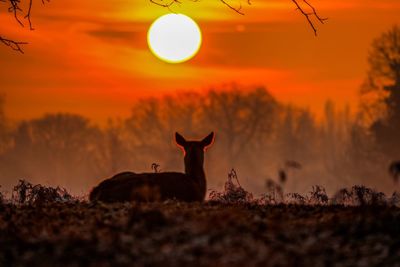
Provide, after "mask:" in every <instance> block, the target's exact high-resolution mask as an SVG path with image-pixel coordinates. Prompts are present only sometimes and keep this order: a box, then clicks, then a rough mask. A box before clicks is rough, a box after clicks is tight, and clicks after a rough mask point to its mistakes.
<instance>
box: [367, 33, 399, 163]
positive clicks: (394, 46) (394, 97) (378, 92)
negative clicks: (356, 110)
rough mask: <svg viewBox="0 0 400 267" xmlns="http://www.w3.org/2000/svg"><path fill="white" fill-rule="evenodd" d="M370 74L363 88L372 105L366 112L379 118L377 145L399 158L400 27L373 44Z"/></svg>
mask: <svg viewBox="0 0 400 267" xmlns="http://www.w3.org/2000/svg"><path fill="white" fill-rule="evenodd" d="M368 62H369V71H368V75H367V81H366V83H365V84H364V86H363V88H362V91H361V92H362V94H363V95H370V96H371V95H372V96H373V97H374V98H373V102H372V103H365V104H364V108H365V110H367V111H369V112H370V116H375V117H376V118H377V119H376V121H375V122H374V123H373V124H372V126H371V128H370V129H371V132H372V133H373V135H374V137H375V139H376V143H377V145H378V147H379V148H380V149H381V151H382V152H383V153H385V154H387V155H389V156H390V157H395V158H397V157H400V150H399V147H400V138H399V137H400V27H399V26H393V27H392V28H391V29H390V30H389V31H387V32H385V33H383V34H382V35H381V36H380V37H378V38H376V39H375V40H374V41H373V43H372V48H371V51H370V53H369V57H368Z"/></svg>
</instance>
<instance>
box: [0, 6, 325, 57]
mask: <svg viewBox="0 0 400 267" xmlns="http://www.w3.org/2000/svg"><path fill="white" fill-rule="evenodd" d="M33 1H34V0H26V1H24V0H0V4H1V3H3V4H5V5H7V9H8V12H9V13H10V14H11V15H12V16H14V18H15V20H16V21H17V23H18V24H19V25H21V27H24V25H25V24H24V22H23V21H27V22H28V24H29V29H30V30H33V29H34V28H33V26H32V21H31V11H32V5H33ZM49 1H50V0H41V2H42V4H44V3H45V2H49ZM193 1H197V0H193ZM219 1H221V3H223V4H224V5H226V6H227V7H228V8H230V9H232V10H233V11H235V12H236V13H238V14H240V15H244V13H243V11H242V4H241V2H239V6H233V5H232V4H231V3H230V2H229V0H219ZM291 1H292V2H293V4H294V5H295V7H296V10H298V11H299V12H300V13H301V14H302V15H303V16H304V18H305V19H306V20H307V22H308V24H309V25H310V27H311V28H312V30H313V31H314V34H315V35H317V27H316V25H315V24H316V22H317V23H318V22H319V23H321V24H324V23H325V21H326V20H327V18H323V17H321V16H320V15H319V14H318V13H317V10H316V9H315V7H314V6H313V5H312V4H311V3H310V2H309V1H308V0H301V1H300V0H291ZM150 2H152V3H154V4H156V5H159V6H162V7H165V8H168V9H169V8H171V7H172V5H174V4H180V3H181V1H180V0H169V1H165V0H150ZM245 2H246V4H247V5H251V1H250V0H246V1H245ZM23 3H26V5H27V8H23ZM0 42H2V43H3V44H4V45H6V46H8V47H10V48H11V49H13V50H15V51H18V52H20V53H24V51H23V49H22V46H23V45H25V44H28V43H27V42H25V41H16V40H13V39H10V38H7V37H4V36H2V35H1V33H0Z"/></svg>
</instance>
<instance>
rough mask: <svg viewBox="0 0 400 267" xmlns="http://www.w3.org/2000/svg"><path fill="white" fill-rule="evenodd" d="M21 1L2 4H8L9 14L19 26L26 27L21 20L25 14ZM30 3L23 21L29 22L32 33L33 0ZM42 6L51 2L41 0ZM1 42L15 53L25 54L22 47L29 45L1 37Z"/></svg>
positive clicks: (1, 1) (13, 0)
mask: <svg viewBox="0 0 400 267" xmlns="http://www.w3.org/2000/svg"><path fill="white" fill-rule="evenodd" d="M21 1H23V0H0V3H8V4H9V7H8V12H9V13H12V14H13V16H14V18H15V20H16V21H17V22H18V24H19V25H20V26H21V27H24V23H23V22H22V20H21V17H20V13H24V10H23V9H22V8H21V4H22V3H21ZM27 1H28V9H27V10H26V13H25V14H24V16H23V19H25V20H27V21H28V23H29V29H30V30H31V31H32V30H34V28H33V26H32V21H31V12H32V5H33V0H27ZM41 1H42V4H45V2H49V1H50V0H41ZM0 42H2V43H3V44H5V45H6V46H8V47H10V48H11V49H13V50H14V51H18V52H20V53H22V54H23V53H24V51H23V49H22V45H25V44H27V42H21V41H15V40H11V39H8V38H4V37H2V36H0Z"/></svg>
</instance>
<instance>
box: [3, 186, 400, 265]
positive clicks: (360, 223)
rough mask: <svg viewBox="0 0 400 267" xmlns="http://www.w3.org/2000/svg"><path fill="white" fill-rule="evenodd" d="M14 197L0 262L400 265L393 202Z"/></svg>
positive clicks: (398, 214) (6, 206)
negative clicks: (118, 200) (103, 200)
mask: <svg viewBox="0 0 400 267" xmlns="http://www.w3.org/2000/svg"><path fill="white" fill-rule="evenodd" d="M47 193H49V192H47ZM18 197H19V198H21V197H25V199H24V200H25V203H22V204H21V203H12V202H11V201H3V203H2V204H1V205H0V248H1V249H0V266H230V267H232V266H400V209H399V208H397V207H395V206H393V205H367V204H363V205H359V206H344V205H330V204H327V205H295V204H278V205H270V204H262V203H260V202H254V201H253V202H235V203H233V202H227V201H208V202H205V203H192V204H188V203H179V202H176V201H167V202H164V203H147V204H137V203H121V204H103V203H89V202H86V201H84V200H73V199H69V200H68V201H35V202H28V201H27V197H28V196H27V195H25V196H21V195H19V196H18ZM20 200H21V199H20ZM31 200H32V199H31ZM36 200H38V199H36ZM53 200H54V199H53Z"/></svg>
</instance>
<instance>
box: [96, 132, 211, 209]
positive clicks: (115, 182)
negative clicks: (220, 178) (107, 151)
mask: <svg viewBox="0 0 400 267" xmlns="http://www.w3.org/2000/svg"><path fill="white" fill-rule="evenodd" d="M214 137H215V136H214V132H211V133H210V134H209V135H207V136H206V137H205V138H204V139H202V140H201V141H187V140H186V139H185V138H184V137H183V136H182V135H180V134H179V133H177V132H176V133H175V142H176V144H177V146H178V147H180V148H181V149H182V151H183V153H184V165H185V172H184V173H180V172H154V173H134V172H121V173H118V174H116V175H114V176H113V177H111V178H108V179H106V180H104V181H102V182H100V184H98V185H97V186H96V187H94V188H93V189H92V191H91V192H90V195H89V200H90V201H92V202H93V201H94V202H95V201H101V202H106V203H114V202H127V201H135V202H155V201H165V200H168V199H175V200H178V201H183V202H202V201H204V199H205V195H206V189H207V182H206V176H205V172H204V152H205V151H206V149H207V148H208V147H210V146H211V145H212V144H213V142H214Z"/></svg>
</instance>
